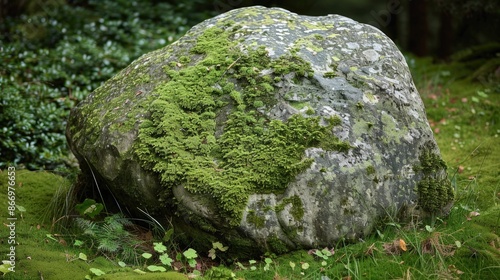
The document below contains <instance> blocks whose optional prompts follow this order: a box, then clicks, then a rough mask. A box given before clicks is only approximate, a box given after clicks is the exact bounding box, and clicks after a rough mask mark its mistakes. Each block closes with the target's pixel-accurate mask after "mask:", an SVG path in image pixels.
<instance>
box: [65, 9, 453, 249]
mask: <svg viewBox="0 0 500 280" xmlns="http://www.w3.org/2000/svg"><path fill="white" fill-rule="evenodd" d="M67 137H68V142H69V143H70V147H71V149H72V150H73V152H74V153H75V155H76V157H77V158H78V159H79V161H80V163H81V165H82V169H83V170H84V172H87V173H89V174H90V172H91V171H92V172H93V173H95V174H96V175H97V176H96V178H98V179H99V180H101V181H102V182H103V183H105V184H106V185H107V186H108V187H109V189H110V191H111V192H113V193H114V195H115V196H116V197H117V199H118V200H119V201H120V202H121V203H122V204H123V205H125V206H127V207H128V208H129V209H132V210H131V211H133V210H134V209H136V208H137V207H139V208H141V209H142V208H143V209H147V210H148V212H149V213H150V214H151V215H153V216H154V217H157V218H158V219H159V220H160V221H162V222H164V223H165V224H168V223H169V222H172V223H173V224H174V226H175V227H176V232H177V233H179V236H180V238H189V237H192V238H195V239H196V240H197V241H196V244H195V245H194V246H199V248H198V249H200V248H201V249H203V248H202V247H203V246H208V247H209V246H210V242H211V241H216V240H218V241H221V242H223V243H224V244H225V245H226V244H227V245H229V250H228V254H230V255H233V256H239V257H242V255H241V254H244V255H245V256H247V257H251V256H255V255H258V254H261V253H262V252H264V251H267V250H271V251H277V252H278V251H279V252H280V253H281V252H285V251H287V250H291V249H294V248H314V247H325V246H331V245H332V244H333V243H334V242H336V241H338V240H339V239H340V238H347V239H352V240H357V239H358V238H359V237H361V236H363V235H366V234H369V233H370V232H371V231H372V229H373V227H374V224H375V222H376V221H377V220H379V219H380V218H381V217H383V216H384V215H386V214H387V213H388V209H389V208H394V209H395V210H397V209H399V208H401V207H403V206H404V205H409V204H410V205H411V204H415V203H416V202H417V201H419V202H420V204H421V205H422V207H424V208H428V209H429V210H432V211H434V210H438V209H440V208H442V207H443V205H444V204H443V202H444V201H447V202H448V201H449V200H450V199H452V196H450V194H449V193H448V191H449V189H448V188H447V187H446V186H445V184H444V183H445V182H444V181H443V182H441V181H439V180H441V179H442V178H443V177H442V176H441V175H439V176H438V175H437V174H443V172H444V173H445V172H446V171H445V167H444V166H443V165H442V164H441V161H440V156H439V149H438V148H437V145H435V141H434V139H433V135H432V131H431V129H430V127H429V125H428V122H427V119H426V117H425V110H424V107H423V104H422V101H421V99H420V97H419V95H418V92H417V90H416V89H415V86H414V84H413V82H412V79H411V75H410V72H409V71H408V67H407V65H406V62H405V60H404V57H403V56H402V55H401V53H400V52H399V51H398V50H397V47H396V46H395V45H394V44H393V43H392V42H391V41H390V40H389V39H388V38H387V37H385V35H383V34H382V33H381V32H380V31H378V30H377V29H375V28H373V27H370V26H368V25H364V24H361V23H357V22H355V21H353V20H351V19H348V18H345V17H342V16H337V15H328V16H324V17H306V16H300V15H297V14H294V13H290V12H288V11H286V10H283V9H276V8H272V9H267V8H264V7H247V8H242V9H237V10H233V11H230V12H228V13H225V14H221V15H219V16H217V17H215V18H212V19H209V20H207V21H204V22H202V23H200V24H199V25H197V26H195V27H193V28H192V29H191V30H190V31H189V32H188V33H187V34H186V35H185V36H184V37H182V38H181V39H179V40H178V41H177V42H174V43H173V44H171V45H169V46H167V47H165V48H163V49H160V50H157V51H154V52H151V53H148V54H145V55H144V56H142V57H141V58H139V59H137V60H136V61H134V62H133V63H132V64H131V65H130V66H128V67H127V68H126V69H124V70H123V71H121V72H120V73H119V74H117V75H116V76H115V77H113V78H112V79H110V80H109V81H108V82H106V83H105V84H104V85H103V86H101V87H100V88H98V89H96V91H94V92H93V93H92V94H91V95H90V96H89V97H88V98H87V99H85V100H84V101H82V102H81V103H80V104H79V105H78V106H77V107H76V108H75V109H74V110H73V112H72V113H71V116H70V119H69V122H68V129H67ZM429 143H430V144H429ZM429 145H431V146H432V145H433V146H432V148H431V149H427V150H428V151H430V152H429V153H427V152H422V151H423V149H424V147H428V146H429ZM427 159H431V160H432V162H434V163H437V164H427ZM418 166H424V167H425V166H432V168H433V171H432V172H428V168H427V167H425V168H418ZM434 169H435V170H434ZM433 172H434V173H433ZM436 180H437V181H436ZM435 183H437V185H439V186H443V188H441V187H438V188H434V187H433V186H435V185H436V184H435ZM441 183H443V184H441ZM428 190H432V192H435V191H437V192H438V195H439V197H440V199H439V200H438V201H434V200H430V199H422V198H421V197H424V196H425V195H426V194H425V193H426V192H429V191H428ZM441 198H442V199H441ZM424 201H428V202H427V204H424ZM164 217H167V220H168V221H169V222H167V220H165V219H164ZM204 243H207V244H205V245H204ZM208 249H209V248H208ZM208 249H207V250H208ZM242 252H244V253H242ZM238 254H240V255H238Z"/></svg>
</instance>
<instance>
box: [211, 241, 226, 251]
mask: <svg viewBox="0 0 500 280" xmlns="http://www.w3.org/2000/svg"><path fill="white" fill-rule="evenodd" d="M212 248H214V249H219V251H221V252H225V251H226V250H227V249H228V248H229V247H227V246H225V247H224V245H222V243H220V242H214V243H212Z"/></svg>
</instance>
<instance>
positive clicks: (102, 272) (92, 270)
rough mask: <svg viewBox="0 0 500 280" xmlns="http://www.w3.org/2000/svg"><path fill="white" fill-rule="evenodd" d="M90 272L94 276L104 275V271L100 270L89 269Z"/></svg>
mask: <svg viewBox="0 0 500 280" xmlns="http://www.w3.org/2000/svg"><path fill="white" fill-rule="evenodd" d="M90 272H91V273H92V274H94V275H95V276H101V275H104V274H106V273H105V272H104V271H102V270H100V269H99V268H93V267H92V268H90Z"/></svg>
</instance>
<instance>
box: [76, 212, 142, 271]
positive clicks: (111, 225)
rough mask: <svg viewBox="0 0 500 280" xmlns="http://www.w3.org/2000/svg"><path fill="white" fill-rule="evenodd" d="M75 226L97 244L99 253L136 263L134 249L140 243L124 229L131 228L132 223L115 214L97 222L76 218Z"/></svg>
mask: <svg viewBox="0 0 500 280" xmlns="http://www.w3.org/2000/svg"><path fill="white" fill-rule="evenodd" d="M76 224H77V226H78V227H79V228H80V229H81V230H83V235H84V236H88V237H89V238H90V240H91V242H92V243H96V244H97V249H98V251H99V252H100V253H102V254H104V255H112V256H120V258H122V259H123V260H127V261H136V259H137V256H136V254H137V252H136V249H137V247H138V246H139V245H140V244H141V243H142V242H141V241H138V240H137V239H135V238H134V236H133V235H132V234H131V233H130V232H128V231H127V230H126V229H125V226H131V225H132V222H130V221H129V220H128V219H127V218H125V217H124V216H123V215H121V214H115V215H112V216H109V217H106V218H104V221H99V222H95V221H91V220H87V219H83V218H76Z"/></svg>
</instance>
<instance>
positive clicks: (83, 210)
mask: <svg viewBox="0 0 500 280" xmlns="http://www.w3.org/2000/svg"><path fill="white" fill-rule="evenodd" d="M75 209H76V210H77V211H78V213H80V215H81V216H85V215H87V216H89V217H90V218H94V217H95V216H97V215H99V213H101V211H102V209H104V206H103V205H102V203H96V202H95V200H93V199H89V198H86V199H85V201H83V202H82V203H80V204H77V205H76V206H75Z"/></svg>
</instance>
